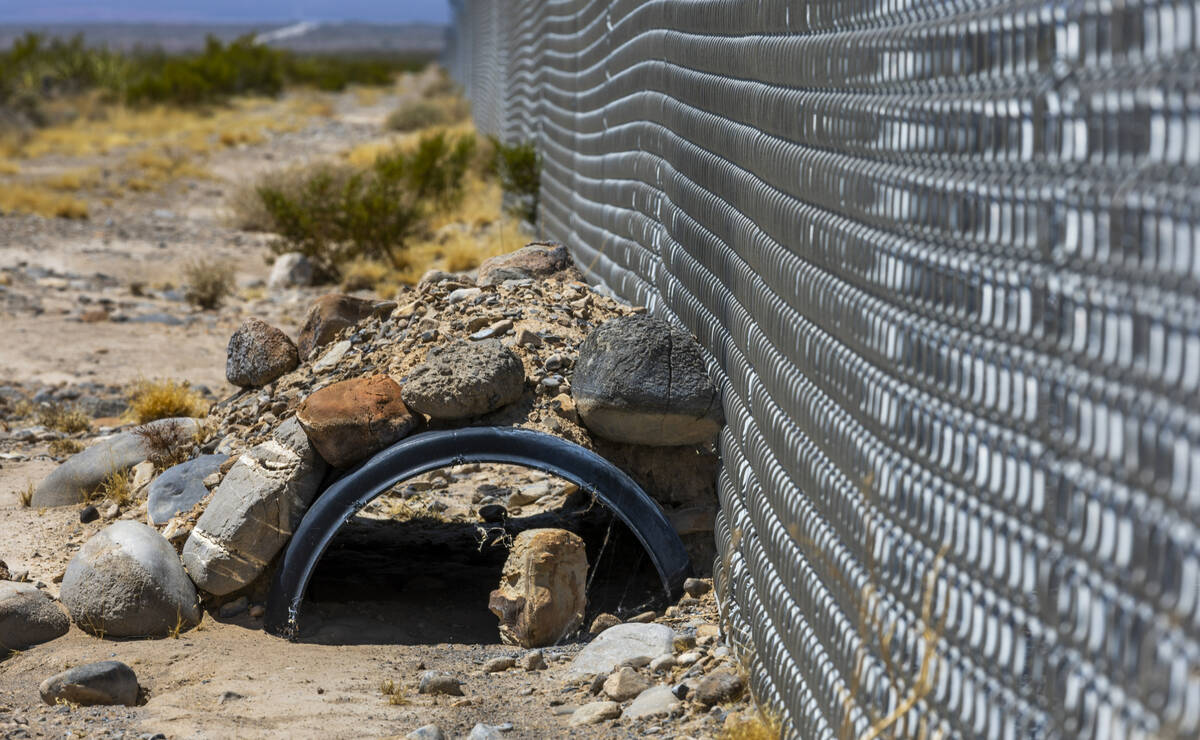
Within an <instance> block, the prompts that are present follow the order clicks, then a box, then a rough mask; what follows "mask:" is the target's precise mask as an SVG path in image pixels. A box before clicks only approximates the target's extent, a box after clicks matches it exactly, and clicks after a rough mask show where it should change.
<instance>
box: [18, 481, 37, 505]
mask: <svg viewBox="0 0 1200 740" xmlns="http://www.w3.org/2000/svg"><path fill="white" fill-rule="evenodd" d="M17 499H18V500H19V501H20V502H21V506H22V507H24V508H26V509H28V508H29V507H30V505H32V504H33V484H32V483H30V484H29V485H27V486H25V488H24V489H23V490H20V491H17Z"/></svg>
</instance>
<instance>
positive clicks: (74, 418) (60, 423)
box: [37, 403, 92, 434]
mask: <svg viewBox="0 0 1200 740" xmlns="http://www.w3.org/2000/svg"><path fill="white" fill-rule="evenodd" d="M37 422H38V423H39V424H41V425H42V426H45V427H49V428H51V429H57V430H58V431H60V432H65V433H67V434H75V433H77V432H86V431H88V430H89V429H91V428H92V420H91V417H89V416H88V415H87V414H86V413H84V412H83V411H81V410H80V409H78V408H76V407H75V406H70V405H68V404H64V403H46V404H42V405H41V406H39V407H38V409H37Z"/></svg>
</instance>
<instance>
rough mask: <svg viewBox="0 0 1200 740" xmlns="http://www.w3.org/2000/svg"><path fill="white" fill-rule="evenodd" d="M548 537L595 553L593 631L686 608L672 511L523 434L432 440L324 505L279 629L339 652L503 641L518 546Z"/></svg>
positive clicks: (287, 588) (297, 540)
mask: <svg viewBox="0 0 1200 740" xmlns="http://www.w3.org/2000/svg"><path fill="white" fill-rule="evenodd" d="M531 489H538V491H539V492H540V494H541V495H533V493H531ZM538 528H553V529H565V530H568V531H570V532H574V533H575V534H577V535H579V536H580V537H581V538H582V540H583V542H584V545H585V548H586V552H587V560H588V574H587V587H586V592H587V611H586V614H585V619H584V624H583V627H584V628H585V629H586V627H587V625H588V624H590V621H591V619H592V618H594V616H595V615H596V614H599V613H601V612H611V613H616V614H618V616H630V615H633V614H636V613H640V612H642V611H645V610H648V609H651V608H655V607H658V606H662V605H663V604H665V603H668V602H671V601H673V600H674V598H675V597H677V596H678V594H679V592H680V589H681V586H682V582H683V579H684V578H685V577H687V575H689V573H690V563H689V562H688V558H687V554H686V551H685V550H684V547H683V543H682V542H681V540H680V538H679V536H678V535H677V534H676V533H675V531H674V529H672V528H671V525H670V524H669V523H668V521H667V519H666V516H665V515H664V514H663V512H662V510H661V508H660V507H659V506H658V505H657V504H656V503H655V502H654V501H653V500H652V499H650V497H649V496H648V495H647V494H646V493H645V492H644V491H643V490H642V489H641V488H639V487H638V486H637V484H636V483H634V482H633V481H632V479H630V478H629V477H628V476H626V475H625V474H624V473H622V472H621V471H620V470H619V469H617V468H616V467H615V466H613V465H612V464H611V463H609V462H608V461H606V460H604V458H601V457H600V456H599V455H597V454H596V453H594V452H591V451H589V450H586V449H585V448H582V447H580V446H578V445H575V444H572V443H570V442H567V441H565V440H562V439H560V438H557V437H553V436H550V435H546V434H543V433H540V432H532V431H529V430H522V429H511V428H471V429H462V430H454V431H446V432H431V433H427V434H424V435H418V437H414V438H410V439H408V440H405V441H402V442H400V443H397V444H396V445H394V446H393V447H391V448H389V449H387V450H385V451H383V452H381V453H379V454H378V455H376V456H375V457H374V458H372V459H371V460H369V461H368V462H367V463H365V464H364V465H362V466H361V467H360V468H358V469H356V470H354V471H351V472H349V473H348V474H346V475H345V476H343V477H342V478H341V479H339V480H337V481H336V482H334V483H333V485H331V486H330V487H329V488H328V489H327V490H326V491H325V492H324V493H323V494H322V495H321V496H319V497H318V499H317V501H316V502H315V503H314V504H313V506H312V508H311V509H310V510H309V512H308V514H307V515H306V516H305V518H304V520H303V521H302V522H301V524H300V526H299V528H298V529H297V531H296V533H295V535H294V536H293V538H292V540H291V542H290V543H289V546H288V548H287V550H286V551H285V552H284V555H283V558H282V560H281V562H280V566H279V569H278V571H277V572H276V576H275V579H274V582H273V584H272V589H271V594H270V597H269V599H268V605H267V618H266V625H265V626H266V628H267V630H268V631H271V632H274V633H276V634H280V635H282V636H285V637H288V638H291V639H301V640H306V641H318V642H330V643H364V642H367V643H376V642H377V643H408V644H418V643H419V644H434V643H442V642H469V643H487V642H494V641H496V640H497V639H498V620H497V618H496V616H495V615H493V614H492V613H491V612H490V611H489V610H488V608H487V607H488V596H489V594H490V593H491V591H492V589H495V588H496V587H497V585H498V583H499V577H500V571H501V568H502V567H503V565H504V561H505V559H506V558H507V556H508V552H509V547H510V546H511V544H512V540H513V538H514V537H516V536H517V535H518V534H520V533H521V532H523V531H525V530H528V529H538Z"/></svg>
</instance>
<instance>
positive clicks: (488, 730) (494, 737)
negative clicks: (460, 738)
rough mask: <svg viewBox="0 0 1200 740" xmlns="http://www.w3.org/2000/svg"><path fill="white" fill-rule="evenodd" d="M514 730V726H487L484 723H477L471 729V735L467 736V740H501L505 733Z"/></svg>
mask: <svg viewBox="0 0 1200 740" xmlns="http://www.w3.org/2000/svg"><path fill="white" fill-rule="evenodd" d="M511 729H512V725H485V724H484V723H482V722H476V723H475V726H474V727H472V728H471V734H470V735H467V740H500V738H501V737H503V734H502V733H504V732H507V731H508V730H511Z"/></svg>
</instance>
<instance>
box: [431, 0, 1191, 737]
mask: <svg viewBox="0 0 1200 740" xmlns="http://www.w3.org/2000/svg"><path fill="white" fill-rule="evenodd" d="M456 18H457V24H456V34H457V36H456V43H455V44H454V46H453V48H452V49H451V51H450V52H449V56H448V59H449V61H450V63H451V65H452V66H453V67H454V70H453V71H454V72H455V74H456V75H457V76H458V77H459V79H461V80H462V81H463V82H464V83H465V84H466V87H467V89H468V91H469V94H470V96H471V98H472V101H473V103H474V106H475V113H476V117H477V121H478V123H479V125H480V126H481V127H482V128H483V129H485V130H487V131H491V132H496V133H499V134H501V135H502V136H503V137H504V138H506V139H508V140H510V141H513V140H529V139H532V140H534V141H536V143H537V144H538V146H539V148H540V150H541V151H542V152H543V154H544V156H545V165H544V170H543V175H542V211H541V216H540V226H541V227H542V229H543V230H544V231H545V232H546V234H547V235H548V236H551V237H554V238H557V239H559V240H561V241H563V242H564V243H566V244H567V245H568V246H569V247H570V249H571V250H572V252H573V253H574V255H575V259H576V261H577V263H578V264H580V265H581V267H582V268H583V270H584V271H585V272H586V273H587V274H588V276H589V277H590V278H592V279H595V280H597V281H603V282H605V283H607V284H608V285H609V286H610V287H612V288H613V289H614V290H615V291H616V292H618V293H619V294H621V295H623V296H625V297H627V298H628V299H630V300H632V301H634V302H637V303H641V304H644V305H647V306H649V307H650V308H651V309H652V310H653V311H654V312H656V313H658V314H660V315H663V316H666V317H669V318H671V319H673V320H675V321H678V322H680V323H681V324H682V325H684V326H686V327H687V328H688V329H690V330H691V331H692V332H693V333H694V334H696V335H697V336H698V337H699V338H700V340H701V342H702V343H703V344H704V345H705V347H706V348H707V349H708V351H709V352H710V353H711V357H712V360H713V367H714V370H715V372H717V373H718V374H719V376H720V379H721V382H722V385H723V391H724V397H725V408H726V414H727V417H728V421H729V425H728V428H727V430H726V431H725V433H724V435H723V438H722V445H721V452H722V456H723V460H724V468H723V473H722V476H721V482H720V483H721V485H720V491H721V507H722V512H721V515H720V517H719V519H718V532H717V538H718V542H719V546H720V551H721V556H720V559H719V562H718V563H717V567H716V571H717V580H718V588H719V590H720V592H721V593H722V595H723V596H724V599H725V605H726V609H727V613H728V617H729V621H730V624H731V626H732V628H733V632H734V635H735V637H736V638H737V641H738V642H739V644H740V645H741V646H743V650H744V655H745V657H746V658H747V660H748V661H749V666H750V672H751V676H752V682H753V685H754V688H755V689H756V692H757V694H758V696H760V697H761V698H763V699H764V700H766V701H767V702H768V703H769V704H771V705H772V706H773V707H775V708H776V710H777V711H779V712H781V713H782V716H783V719H784V721H785V723H786V725H787V727H788V728H789V730H790V732H791V733H792V734H794V735H797V736H801V737H806V738H807V737H864V736H868V737H869V736H872V735H873V734H874V735H877V736H882V737H890V736H895V737H901V736H929V737H934V736H939V735H940V736H954V737H977V736H978V737H996V738H1025V737H1096V738H1106V737H1152V736H1155V737H1196V736H1197V735H1198V734H1200V527H1198V525H1200V394H1198V393H1197V391H1198V390H1200V187H1198V186H1200V174H1198V173H1200V170H1198V169H1197V165H1198V164H1200V54H1197V51H1198V48H1197V47H1198V46H1200V2H1197V1H1196V0H1178V1H1176V2H1168V1H1165V0H1164V1H1162V2H1150V1H1148V0H1147V1H1139V0H1126V1H1124V2H1101V1H1099V0H1095V1H1086V2H1065V1H1064V2H995V1H990V0H957V1H950V0H923V1H922V2H917V1H916V0H837V1H833V0H808V1H806V2H786V1H784V0H614V1H612V2H599V1H598V0H552V1H550V2H546V1H542V0H461V1H459V2H457V4H456Z"/></svg>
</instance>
